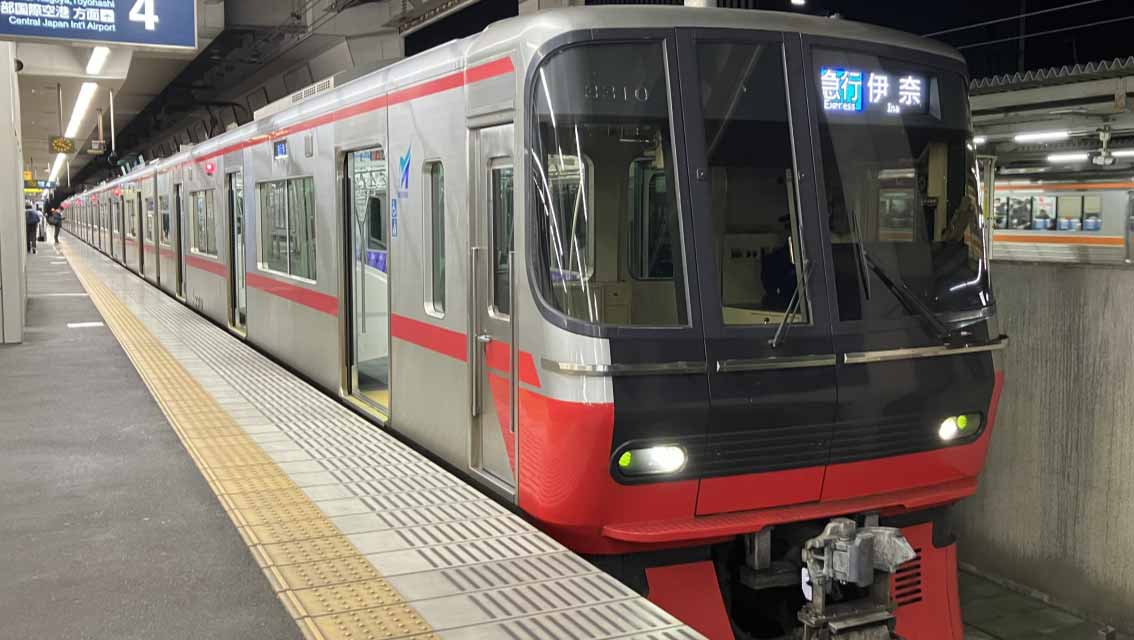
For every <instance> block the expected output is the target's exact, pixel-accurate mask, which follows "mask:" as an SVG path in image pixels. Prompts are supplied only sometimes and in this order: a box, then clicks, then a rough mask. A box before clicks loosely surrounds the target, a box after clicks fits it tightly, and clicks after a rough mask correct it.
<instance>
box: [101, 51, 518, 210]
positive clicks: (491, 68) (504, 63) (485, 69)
mask: <svg viewBox="0 0 1134 640" xmlns="http://www.w3.org/2000/svg"><path fill="white" fill-rule="evenodd" d="M514 71H515V67H513V66H512V59H511V58H509V57H507V56H505V57H503V58H498V59H496V60H492V61H490V62H485V63H484V64H479V65H477V66H475V67H469V68H468V69H465V70H462V71H457V72H454V73H451V74H449V75H446V76H441V77H440V78H435V79H433V80H428V81H426V82H423V83H421V84H419V85H414V86H410V87H406V88H405V89H398V90H396V91H394V92H393V93H387V94H385V95H380V96H375V97H373V98H368V99H366V100H362V101H360V102H357V103H355V104H352V105H350V106H347V107H343V108H341V109H336V110H335V111H331V112H329V113H324V114H321V115H318V116H315V117H313V118H311V119H309V120H304V121H303V122H297V123H296V124H293V125H289V126H287V127H284V128H282V129H277V130H276V131H272V132H271V133H268V134H261V135H257V136H253V137H251V138H248V139H247V140H241V141H240V142H235V143H233V144H230V145H228V146H227V147H222V148H220V149H217V150H216V151H213V152H211V153H208V154H206V155H203V156H200V157H198V158H190V159H188V160H185V161H183V162H181V163H179V164H178V165H176V166H182V165H186V164H190V163H194V162H195V163H201V162H205V161H207V160H212V159H213V158H216V157H219V156H223V155H225V154H228V153H232V152H234V151H240V150H242V149H247V148H248V147H254V146H256V145H258V144H260V143H262V142H270V141H272V140H275V139H277V138H282V137H284V136H287V135H291V134H293V133H296V132H299V131H306V130H307V129H312V128H314V127H318V126H322V125H324V124H329V123H331V122H337V121H339V120H345V119H347V118H353V117H354V116H357V115H362V114H364V113H369V112H371V111H377V110H378V109H383V108H385V107H388V106H390V105H394V104H398V103H400V102H406V101H409V100H414V99H416V98H423V97H425V96H429V95H433V94H435V93H441V92H443V91H448V90H450V89H456V88H458V87H461V86H464V85H467V84H472V83H474V82H480V81H481V80H487V79H489V78H495V77H496V76H501V75H505V74H508V73H513V72H514ZM173 168H174V167H163V168H162V169H159V170H156V171H152V172H150V173H145V174H140V175H138V176H137V177H135V178H132V179H131V182H136V181H140V180H145V179H146V178H149V177H152V176H153V175H154V174H155V173H169V172H170V171H172V170H173ZM105 190H106V189H103V190H96V191H93V192H92V193H95V194H98V193H102V192H103V191H105Z"/></svg>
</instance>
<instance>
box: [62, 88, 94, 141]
mask: <svg viewBox="0 0 1134 640" xmlns="http://www.w3.org/2000/svg"><path fill="white" fill-rule="evenodd" d="M96 91H98V85H97V84H95V83H93V82H84V83H83V86H82V87H81V88H80V89H79V97H78V98H77V99H76V100H75V108H74V109H72V110H71V120H70V121H69V122H68V123H67V131H65V132H64V133H63V137H64V138H74V137H75V136H76V135H78V133H79V126H80V125H82V124H83V118H85V117H87V110H88V109H90V108H91V100H94V97H95V92H96Z"/></svg>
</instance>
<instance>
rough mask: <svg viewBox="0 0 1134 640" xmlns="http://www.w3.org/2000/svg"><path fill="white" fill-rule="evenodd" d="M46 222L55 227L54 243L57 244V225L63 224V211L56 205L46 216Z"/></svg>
mask: <svg viewBox="0 0 1134 640" xmlns="http://www.w3.org/2000/svg"><path fill="white" fill-rule="evenodd" d="M47 223H48V224H50V225H51V226H52V227H55V244H59V226H60V225H62V224H63V212H62V211H60V210H59V207H56V208H54V209H52V210H51V213H50V214H49V215H48V216H47Z"/></svg>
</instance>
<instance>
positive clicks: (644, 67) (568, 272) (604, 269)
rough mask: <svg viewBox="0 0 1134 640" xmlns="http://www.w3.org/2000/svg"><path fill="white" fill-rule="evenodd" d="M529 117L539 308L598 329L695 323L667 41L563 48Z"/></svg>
mask: <svg viewBox="0 0 1134 640" xmlns="http://www.w3.org/2000/svg"><path fill="white" fill-rule="evenodd" d="M531 109H532V121H533V126H534V134H535V135H534V139H533V143H532V149H531V165H532V169H533V171H532V174H531V180H532V183H531V189H532V193H533V198H531V199H529V202H531V203H532V204H531V206H532V207H534V215H533V221H534V223H535V224H534V227H535V228H534V231H533V235H532V239H533V240H534V242H533V243H532V245H533V247H532V249H531V251H532V261H533V263H534V264H535V265H537V266H536V267H535V270H534V275H535V276H536V277H535V281H536V287H537V288H538V289H539V291H540V294H541V295H540V297H541V298H542V300H543V301H544V302H545V303H546V304H547V305H549V306H550V307H552V308H553V309H555V310H556V311H558V312H560V313H562V314H564V315H566V316H568V317H570V318H573V319H575V320H579V321H582V322H586V323H589V324H605V325H619V326H640V327H666V326H670V327H672V326H683V325H685V324H687V317H688V313H687V308H688V307H687V295H686V290H685V284H684V283H685V277H684V269H683V264H684V262H683V261H684V252H683V250H682V246H681V234H680V231H679V230H680V228H681V226H680V218H679V211H678V206H677V199H676V197H675V194H676V189H674V188H673V184H674V183H673V163H674V161H673V157H674V156H673V140H672V138H671V134H670V130H671V126H670V98H669V82H668V72H667V69H666V64H665V55H664V50H663V47H662V44H661V43H660V42H635V43H609V44H605V43H603V44H588V45H580V46H574V47H569V48H566V49H563V50H560V51H558V52H556V53H554V54H552V55H550V56H549V57H548V58H547V59H546V60H545V61H544V62H543V64H542V66H541V68H540V70H539V73H538V75H537V82H536V83H535V87H534V94H533V96H532V106H531Z"/></svg>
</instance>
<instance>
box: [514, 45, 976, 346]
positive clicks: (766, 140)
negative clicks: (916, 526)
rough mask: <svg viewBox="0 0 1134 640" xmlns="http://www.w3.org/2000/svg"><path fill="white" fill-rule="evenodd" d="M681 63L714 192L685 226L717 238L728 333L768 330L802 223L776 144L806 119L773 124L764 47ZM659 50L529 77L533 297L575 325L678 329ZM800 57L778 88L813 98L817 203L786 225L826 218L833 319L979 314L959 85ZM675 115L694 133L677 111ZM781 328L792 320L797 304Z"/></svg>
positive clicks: (793, 273) (599, 58) (884, 65)
mask: <svg viewBox="0 0 1134 640" xmlns="http://www.w3.org/2000/svg"><path fill="white" fill-rule="evenodd" d="M697 55H698V58H697V59H698V61H699V63H700V64H699V66H700V72H701V76H703V77H702V79H701V85H700V86H693V87H682V93H685V94H691V95H700V96H701V97H702V112H703V116H704V119H705V122H704V124H703V126H704V128H705V134H706V135H707V136H708V137H709V140H710V141H709V142H707V143H706V149H707V153H709V157H708V159H707V160H706V161H705V162H706V163H707V165H708V168H707V170H706V169H701V171H702V172H703V173H707V178H709V179H711V183H712V190H713V198H712V203H711V206H710V207H709V208H708V209H705V210H695V211H693V214H694V215H695V216H697V218H696V219H695V221H694V224H693V227H694V228H696V229H700V230H701V231H702V232H711V233H712V235H713V236H714V238H715V242H714V244H715V246H716V249H717V253H718V255H717V256H716V259H717V265H716V268H717V272H718V273H719V274H720V282H721V285H720V286H721V291H720V292H719V293H720V297H721V300H722V302H723V304H724V306H725V307H726V308H724V309H723V311H722V316H723V318H724V322H726V323H733V322H741V323H742V324H743V323H754V324H759V323H765V324H767V323H777V322H779V321H780V319H782V318H783V317H784V315H785V312H786V311H787V305H788V301H789V300H790V299H791V298H792V295H793V293H794V292H795V290H796V286H797V284H796V282H797V279H798V277H799V274H800V272H801V270H799V269H797V268H795V267H796V264H797V263H798V261H799V252H800V241H799V237H798V236H799V234H800V233H801V231H800V229H803V228H811V229H814V228H815V227H814V226H813V224H811V223H809V224H804V225H799V224H798V222H799V221H798V220H797V219H796V213H797V210H796V207H795V186H794V185H795V184H796V182H797V180H796V177H795V176H796V169H795V167H794V160H793V153H792V142H791V135H792V131H793V129H794V132H795V136H796V137H798V136H800V135H805V133H804V132H805V131H806V127H805V126H802V123H797V125H798V126H796V127H794V128H792V127H791V124H790V122H789V120H790V118H789V115H788V104H787V99H786V89H785V86H784V82H785V76H784V73H785V71H784V69H785V65H784V59H783V54H782V50H781V49H779V48H778V47H768V46H766V45H760V46H752V45H730V44H727V43H726V44H723V45H722V44H719V43H714V42H707V43H705V44H702V45H699V48H698V53H697ZM666 56H667V53H666V49H665V47H663V46H662V44H661V43H660V42H649V41H641V42H630V43H622V42H604V43H588V44H585V45H580V46H572V47H567V48H565V49H561V50H559V51H557V52H555V53H553V54H552V55H550V56H549V57H548V58H547V59H545V60H544V61H543V62H542V64H541V66H540V67H539V69H538V71H537V77H536V81H535V85H534V93H533V96H532V101H533V102H532V114H531V116H532V120H533V130H532V131H533V136H532V138H531V145H532V148H531V155H530V161H531V163H532V173H531V178H532V180H533V186H534V189H533V195H534V197H535V200H534V202H533V212H534V214H535V216H534V222H535V226H536V232H535V239H536V240H537V242H536V247H535V253H534V256H533V257H534V264H535V265H538V266H537V267H536V268H535V270H534V275H535V280H536V283H537V288H538V289H539V291H540V293H541V294H542V297H543V299H544V302H545V303H547V304H548V305H549V306H550V307H552V308H553V309H555V310H557V311H558V312H560V313H562V314H563V315H565V316H568V317H570V318H573V319H575V320H579V321H582V322H584V323H587V324H614V325H622V326H649V327H674V326H684V325H687V324H688V322H689V315H690V314H689V311H690V310H689V303H688V298H687V288H688V287H687V282H688V280H689V279H691V278H692V277H693V274H692V273H689V274H687V273H686V272H685V264H686V254H687V253H689V252H690V250H691V240H690V239H689V238H683V234H682V219H681V218H682V216H683V215H685V214H686V212H684V211H682V210H681V207H680V206H679V204H678V198H677V194H678V190H677V189H676V188H675V187H676V184H677V180H678V179H679V178H680V177H682V176H683V172H680V171H675V170H674V166H675V164H676V161H675V157H676V158H677V161H681V158H680V156H679V155H678V154H677V153H676V152H675V144H674V140H673V138H672V137H673V133H672V131H673V118H672V115H673V114H675V113H679V111H678V110H679V109H680V108H681V107H680V106H679V104H678V101H677V100H676V99H675V98H674V97H673V96H675V95H677V94H676V93H675V92H674V91H673V90H672V87H671V83H673V82H674V80H675V79H676V77H677V76H676V74H675V73H674V71H673V69H671V68H669V64H668V63H667V58H666ZM813 60H814V66H813V68H812V69H811V70H810V71H808V74H809V75H808V77H807V78H795V79H794V80H793V81H796V82H806V83H808V86H809V87H811V88H812V89H811V90H813V91H814V93H813V96H814V97H813V99H812V101H811V104H812V105H813V108H812V109H811V112H812V114H814V115H813V116H812V117H814V118H816V119H817V122H816V123H815V125H817V128H818V132H819V138H818V144H817V148H816V154H817V156H818V157H817V159H818V160H819V162H820V163H821V167H822V178H823V179H822V181H821V183H820V184H821V188H822V189H823V190H824V192H823V193H820V194H819V195H820V198H821V199H824V198H825V199H824V200H823V201H822V202H821V205H825V206H821V208H820V211H819V212H814V211H803V212H802V213H803V214H804V216H805V217H811V218H812V219H814V216H816V215H820V216H823V215H825V216H826V217H825V218H823V219H822V220H823V221H822V223H821V224H823V226H824V227H826V228H828V229H829V239H830V261H831V263H832V265H833V272H834V274H835V280H836V291H837V296H838V309H839V311H838V314H839V319H840V320H841V321H848V322H864V323H866V325H868V326H869V325H876V326H878V327H879V328H882V327H884V326H890V325H892V324H893V323H894V322H895V321H903V319H904V318H905V317H907V316H914V315H920V316H925V317H928V318H929V320H930V322H931V323H932V324H933V325H934V327H935V328H936V329H938V330H939V331H945V330H950V329H954V328H957V327H960V326H963V325H964V324H967V323H970V322H973V321H976V320H979V319H980V318H983V317H986V316H987V315H988V313H989V312H990V311H991V309H992V299H991V293H990V290H989V286H988V275H987V274H988V270H987V256H986V255H985V250H984V242H983V229H982V222H981V216H980V212H979V209H978V206H977V180H976V174H975V157H974V153H973V149H972V146H971V140H970V135H971V134H970V132H969V114H968V104H967V92H966V89H965V84H964V82H965V81H964V78H963V76H962V74H960V73H958V72H953V71H946V70H943V69H938V68H933V67H928V66H920V65H918V64H915V63H910V62H905V61H896V60H890V59H887V58H883V57H879V56H875V55H868V54H863V53H858V52H848V51H837V50H827V49H821V48H817V49H814V50H813ZM718 94H720V95H719V96H718ZM683 121H684V127H686V128H688V127H693V128H694V129H696V127H697V126H698V123H696V122H692V116H691V114H685V117H684V118H683ZM721 132H723V135H722V134H721ZM677 146H680V145H677ZM698 179H702V180H703V179H706V178H704V177H703V178H698ZM809 184H813V183H809ZM697 206H700V205H695V208H696V207H697ZM752 256H758V258H754V257H752ZM777 258H778V259H777ZM698 259H699V260H701V261H702V262H703V263H704V266H708V264H711V263H709V262H708V261H709V260H712V259H713V258H712V257H709V256H698ZM687 276H688V278H687ZM738 301H739V302H738ZM797 317H799V318H801V319H802V320H799V321H803V322H806V321H807V320H806V319H805V318H806V304H804V305H801V309H800V310H799V313H798V315H797Z"/></svg>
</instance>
